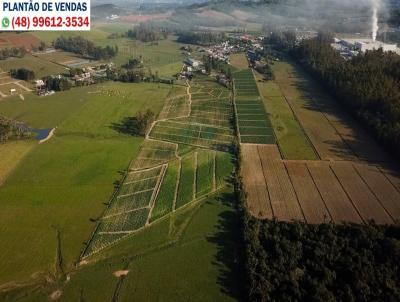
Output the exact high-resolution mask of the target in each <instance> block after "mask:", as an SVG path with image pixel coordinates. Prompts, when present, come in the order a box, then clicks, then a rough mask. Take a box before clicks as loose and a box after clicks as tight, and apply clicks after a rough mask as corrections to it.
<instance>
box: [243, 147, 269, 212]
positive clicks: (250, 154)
mask: <svg viewBox="0 0 400 302" xmlns="http://www.w3.org/2000/svg"><path fill="white" fill-rule="evenodd" d="M262 171H263V169H262V165H261V160H260V157H259V155H258V149H257V145H247V144H243V145H242V167H241V176H242V177H243V185H244V190H245V192H246V201H247V209H248V211H249V212H250V213H251V214H252V215H253V216H254V217H257V218H260V219H272V218H273V217H274V215H273V211H272V206H271V201H270V198H269V193H268V188H267V184H266V182H265V178H264V174H263V172H262Z"/></svg>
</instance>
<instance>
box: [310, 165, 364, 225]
mask: <svg viewBox="0 0 400 302" xmlns="http://www.w3.org/2000/svg"><path fill="white" fill-rule="evenodd" d="M307 166H308V169H309V171H310V173H311V176H312V178H313V180H314V182H315V184H316V185H317V188H318V190H319V192H320V194H321V196H322V199H323V200H324V202H325V205H326V207H327V209H328V210H329V213H330V214H331V216H332V219H333V221H334V222H336V223H342V222H354V223H362V222H363V221H362V219H361V217H360V215H359V214H358V213H357V211H356V209H355V208H354V206H353V204H352V202H351V200H350V199H349V198H348V196H347V194H346V192H345V191H344V190H343V188H342V185H341V184H340V183H339V181H338V179H337V178H336V176H335V174H334V173H333V171H332V169H331V168H330V166H329V163H328V162H315V163H313V162H311V163H309V164H307Z"/></svg>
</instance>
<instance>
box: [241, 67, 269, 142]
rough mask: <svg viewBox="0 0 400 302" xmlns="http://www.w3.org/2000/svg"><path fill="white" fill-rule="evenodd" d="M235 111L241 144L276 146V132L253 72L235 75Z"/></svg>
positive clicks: (247, 71) (248, 71) (245, 71)
mask: <svg viewBox="0 0 400 302" xmlns="http://www.w3.org/2000/svg"><path fill="white" fill-rule="evenodd" d="M234 81H235V109H236V116H237V124H238V130H239V138H240V142H241V143H254V144H274V143H275V136H274V131H273V128H272V125H271V122H270V121H269V118H268V117H267V114H266V112H265V109H264V105H263V103H262V101H261V98H260V94H259V92H258V88H257V84H256V82H255V80H254V76H253V73H252V72H251V70H243V71H239V72H236V73H234Z"/></svg>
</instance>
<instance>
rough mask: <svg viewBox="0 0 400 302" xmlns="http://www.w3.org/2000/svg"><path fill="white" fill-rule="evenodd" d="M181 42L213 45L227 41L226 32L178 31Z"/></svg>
mask: <svg viewBox="0 0 400 302" xmlns="http://www.w3.org/2000/svg"><path fill="white" fill-rule="evenodd" d="M177 34H178V39H177V41H178V42H179V43H185V44H197V45H212V44H217V43H220V42H223V41H226V35H225V33H218V32H178V33H177Z"/></svg>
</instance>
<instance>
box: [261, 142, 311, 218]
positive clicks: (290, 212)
mask: <svg viewBox="0 0 400 302" xmlns="http://www.w3.org/2000/svg"><path fill="white" fill-rule="evenodd" d="M276 149H277V147H276V146H258V153H259V156H260V159H261V164H262V168H263V174H264V177H265V181H266V183H267V187H268V191H269V195H270V199H271V205H272V209H273V211H274V215H275V217H276V218H277V219H279V220H283V221H291V220H297V221H302V220H304V216H303V213H302V210H301V208H300V205H299V202H298V200H297V196H296V193H295V191H294V188H293V185H292V183H291V181H290V178H289V175H288V173H287V171H286V167H285V165H284V163H283V162H282V161H281V160H280V159H276V158H274V154H277V153H278V154H279V152H278V151H277V150H276Z"/></svg>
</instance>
